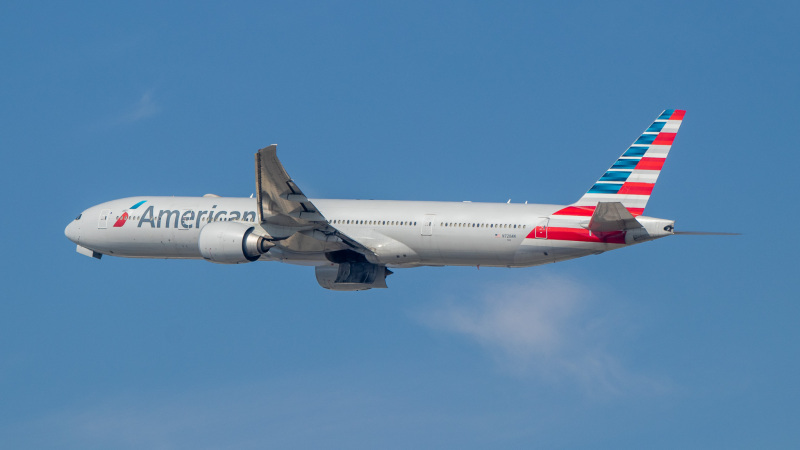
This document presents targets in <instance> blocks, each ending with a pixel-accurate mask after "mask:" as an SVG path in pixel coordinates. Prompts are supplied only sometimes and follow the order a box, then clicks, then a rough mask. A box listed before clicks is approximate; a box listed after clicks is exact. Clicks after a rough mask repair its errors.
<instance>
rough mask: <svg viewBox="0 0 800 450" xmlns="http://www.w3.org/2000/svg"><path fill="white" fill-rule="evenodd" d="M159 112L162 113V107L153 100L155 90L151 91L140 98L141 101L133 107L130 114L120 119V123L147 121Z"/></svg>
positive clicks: (129, 111) (127, 113)
mask: <svg viewBox="0 0 800 450" xmlns="http://www.w3.org/2000/svg"><path fill="white" fill-rule="evenodd" d="M159 111H161V107H160V106H159V105H158V104H157V103H156V101H155V100H154V99H153V90H152V89H151V90H148V91H147V92H145V93H144V94H142V96H141V97H139V100H138V101H137V102H136V103H135V104H134V105H133V107H132V108H130V109H129V110H128V112H126V113H125V114H123V115H122V117H120V120H119V122H121V123H132V122H138V121H140V120H142V119H146V118H148V117H151V116H154V115H156V114H158V112H159Z"/></svg>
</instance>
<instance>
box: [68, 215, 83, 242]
mask: <svg viewBox="0 0 800 450" xmlns="http://www.w3.org/2000/svg"><path fill="white" fill-rule="evenodd" d="M64 235H66V236H67V238H68V239H69V240H70V241H72V242H74V243H76V244H78V243H79V242H78V241H80V240H81V234H80V225H78V221H77V220H73V221H72V222H70V223H69V225H67V228H64Z"/></svg>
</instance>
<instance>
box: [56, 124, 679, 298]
mask: <svg viewBox="0 0 800 450" xmlns="http://www.w3.org/2000/svg"><path fill="white" fill-rule="evenodd" d="M684 113H685V111H683V110H673V109H668V110H666V111H664V112H663V113H661V115H659V116H658V118H657V119H656V120H655V122H653V124H652V125H650V126H649V127H647V129H646V130H645V131H644V132H643V133H642V134H641V136H639V137H638V138H637V139H636V141H635V142H634V143H633V144H632V145H631V146H630V147H628V148H627V149H626V150H625V152H624V153H623V154H622V156H620V157H619V159H617V160H616V162H614V164H613V165H612V166H611V168H610V169H608V170H607V171H606V172H605V173H604V174H603V176H601V177H600V179H599V180H598V181H597V182H596V183H595V184H594V185H593V186H592V187H591V189H589V191H588V192H587V193H586V194H584V195H583V197H581V198H580V199H579V200H578V201H577V202H575V203H573V204H571V205H547V204H527V203H525V204H511V203H477V202H475V203H472V202H419V201H388V200H323V199H309V198H307V197H306V196H305V195H304V194H303V192H302V191H301V190H300V188H299V187H298V186H297V185H296V184H295V182H294V181H293V180H292V179H291V178H290V177H289V175H288V174H287V173H286V170H285V169H284V168H283V165H282V164H281V162H280V161H279V160H278V157H277V155H276V148H277V147H276V146H275V145H270V146H269V147H266V148H263V149H261V150H259V151H258V153H256V155H255V156H256V161H255V162H256V192H257V195H256V198H255V199H254V198H252V196H251V198H225V197H219V196H216V195H211V194H206V195H204V196H203V197H150V196H147V197H129V198H124V199H120V200H113V201H110V202H106V203H101V204H99V205H97V206H93V207H91V208H89V209H87V210H85V211H83V212H82V213H81V214H79V215H78V217H76V218H75V220H73V221H72V223H70V224H69V225H68V226H67V228H66V230H64V232H65V234H66V235H67V237H68V238H69V239H70V240H71V241H73V242H75V243H76V244H77V245H78V248H77V251H78V253H81V254H84V255H87V256H91V257H94V258H98V259H100V257H101V256H102V255H112V256H123V257H127V258H182V259H201V258H202V259H205V260H208V261H211V262H215V263H222V264H238V263H247V262H253V261H259V260H260V261H281V262H285V263H290V264H300V265H308V266H314V270H315V272H316V277H317V282H319V284H320V285H321V286H322V287H324V288H327V289H333V290H338V291H353V290H364V289H370V288H385V287H386V276H387V275H389V274H391V273H392V272H391V271H390V270H389V268H402V267H419V266H450V265H452V266H494V267H527V266H536V265H539V264H547V263H553V262H558V261H564V260H568V259H573V258H579V257H581V256H587V255H594V254H599V253H603V252H605V251H608V250H615V249H618V248H622V247H626V246H629V245H634V244H639V243H641V242H646V241H652V240H653V239H658V238H661V237H664V236H669V235H671V234H674V230H673V227H674V221H672V220H667V219H656V218H653V217H646V216H643V215H642V214H643V213H644V208H645V206H646V205H647V200H648V199H649V198H650V193H651V192H652V191H653V186H654V185H655V183H656V180H657V179H658V174H659V173H660V172H661V167H662V166H663V165H664V161H665V160H666V158H667V154H668V153H669V150H670V148H671V147H672V142H673V140H674V139H675V135H676V133H677V132H678V128H679V127H680V126H681V121H682V120H683V116H684Z"/></svg>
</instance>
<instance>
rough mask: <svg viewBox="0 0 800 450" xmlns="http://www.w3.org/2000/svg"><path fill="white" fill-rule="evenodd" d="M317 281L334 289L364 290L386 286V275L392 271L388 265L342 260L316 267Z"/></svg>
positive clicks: (325, 286) (327, 287)
mask: <svg viewBox="0 0 800 450" xmlns="http://www.w3.org/2000/svg"><path fill="white" fill-rule="evenodd" d="M314 271H315V274H316V275H317V283H319V285H320V286H322V287H324V288H325V289H331V290H333V291H363V290H366V289H372V288H386V287H387V286H386V276H387V275H390V274H391V273H392V271H391V270H389V269H387V268H386V266H381V265H378V264H372V263H369V262H342V263H338V264H329V265H325V266H316V267H315V268H314Z"/></svg>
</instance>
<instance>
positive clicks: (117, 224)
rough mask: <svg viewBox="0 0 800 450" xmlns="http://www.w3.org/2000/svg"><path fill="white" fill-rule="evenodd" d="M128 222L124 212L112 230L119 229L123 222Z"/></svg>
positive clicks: (126, 214)
mask: <svg viewBox="0 0 800 450" xmlns="http://www.w3.org/2000/svg"><path fill="white" fill-rule="evenodd" d="M126 220H128V213H126V212H124V213H122V215H121V216H120V217H119V219H117V221H116V223H114V228H119V227H121V226H123V225H125V221H126Z"/></svg>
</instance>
